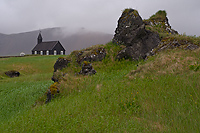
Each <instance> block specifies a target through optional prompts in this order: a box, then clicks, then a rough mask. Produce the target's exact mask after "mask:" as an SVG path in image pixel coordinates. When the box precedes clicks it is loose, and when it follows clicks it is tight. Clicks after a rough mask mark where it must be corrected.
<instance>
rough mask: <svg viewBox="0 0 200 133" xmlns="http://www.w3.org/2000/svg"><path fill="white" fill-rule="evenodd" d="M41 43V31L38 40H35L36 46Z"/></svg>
mask: <svg viewBox="0 0 200 133" xmlns="http://www.w3.org/2000/svg"><path fill="white" fill-rule="evenodd" d="M41 42H42V35H41V31H40V33H39V35H38V38H37V44H39V43H41Z"/></svg>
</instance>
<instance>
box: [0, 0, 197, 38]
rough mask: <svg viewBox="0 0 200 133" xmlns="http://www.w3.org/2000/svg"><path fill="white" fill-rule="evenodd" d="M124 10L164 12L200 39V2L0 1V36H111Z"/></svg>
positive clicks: (146, 15) (144, 14)
mask: <svg viewBox="0 0 200 133" xmlns="http://www.w3.org/2000/svg"><path fill="white" fill-rule="evenodd" d="M125 8H134V9H137V10H138V11H139V14H140V15H141V17H142V18H143V19H147V18H149V17H150V16H151V15H153V14H154V13H156V12H157V11H158V10H166V11H167V15H168V18H169V22H170V24H171V26H172V28H173V29H175V30H177V31H178V32H179V33H184V32H186V33H187V34H188V35H197V36H200V0H0V33H5V34H11V33H19V32H26V31H32V30H39V29H43V28H51V27H68V28H71V30H73V28H80V27H84V28H86V29H89V30H98V31H101V32H106V33H111V34H114V31H115V28H116V25H117V20H118V19H119V17H120V15H121V13H122V10H124V9H125Z"/></svg>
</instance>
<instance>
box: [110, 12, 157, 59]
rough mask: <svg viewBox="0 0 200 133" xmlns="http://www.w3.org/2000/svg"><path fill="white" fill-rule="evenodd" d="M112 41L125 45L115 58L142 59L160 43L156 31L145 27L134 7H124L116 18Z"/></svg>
mask: <svg viewBox="0 0 200 133" xmlns="http://www.w3.org/2000/svg"><path fill="white" fill-rule="evenodd" d="M113 43H116V44H118V45H125V46H126V48H124V49H123V50H121V51H119V53H118V55H117V56H116V58H117V59H123V58H125V59H132V60H138V59H140V58H142V59H144V58H145V57H146V56H148V55H149V53H150V51H151V50H152V49H154V48H155V47H157V46H158V45H159V43H160V38H159V35H158V33H155V32H151V31H149V30H146V29H145V23H144V22H143V20H142V18H141V17H140V15H139V13H138V11H137V10H135V9H125V10H124V11H123V13H122V15H121V17H120V18H119V20H118V25H117V28H116V30H115V35H114V38H113Z"/></svg>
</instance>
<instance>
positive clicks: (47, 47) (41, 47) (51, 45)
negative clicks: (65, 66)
mask: <svg viewBox="0 0 200 133" xmlns="http://www.w3.org/2000/svg"><path fill="white" fill-rule="evenodd" d="M57 43H60V42H59V41H49V42H41V43H39V44H37V45H36V46H35V47H34V48H33V50H32V51H42V50H52V49H53V48H54V47H55V46H56V44H57Z"/></svg>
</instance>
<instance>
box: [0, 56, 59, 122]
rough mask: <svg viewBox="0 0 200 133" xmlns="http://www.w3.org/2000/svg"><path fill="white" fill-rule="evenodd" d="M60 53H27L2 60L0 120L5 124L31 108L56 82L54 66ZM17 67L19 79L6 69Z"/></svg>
mask: <svg viewBox="0 0 200 133" xmlns="http://www.w3.org/2000/svg"><path fill="white" fill-rule="evenodd" d="M57 58H58V56H27V57H16V58H15V57H12V58H1V59H0V120H1V123H3V122H5V121H8V120H9V119H11V118H13V117H15V116H18V115H20V114H22V113H23V112H24V111H26V110H29V109H31V106H32V105H34V103H35V101H36V100H37V99H38V97H40V96H41V95H43V94H44V92H45V91H46V90H47V88H48V87H49V85H50V84H51V83H52V81H51V76H52V72H53V65H54V63H55V61H56V59H57ZM9 70H17V71H19V72H20V73H21V75H20V77H18V78H9V77H7V76H6V75H5V74H4V72H5V71H9Z"/></svg>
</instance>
